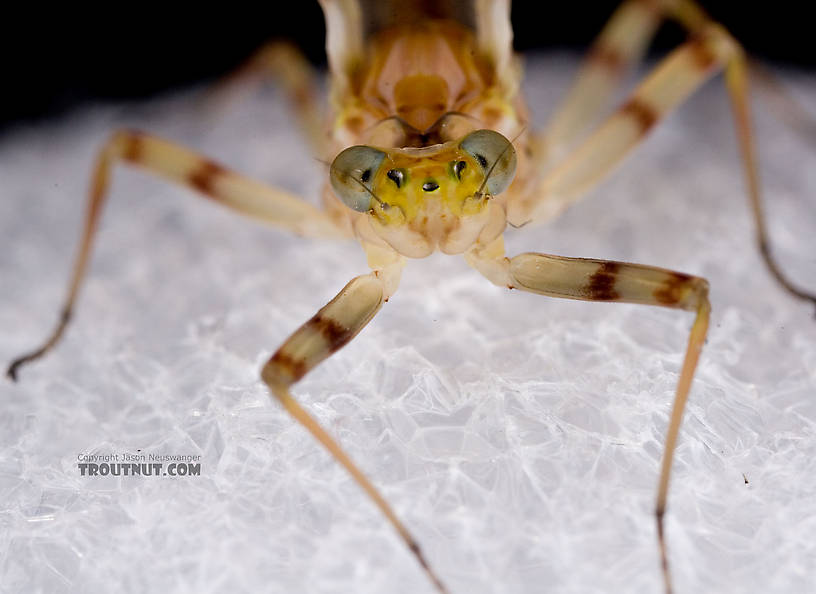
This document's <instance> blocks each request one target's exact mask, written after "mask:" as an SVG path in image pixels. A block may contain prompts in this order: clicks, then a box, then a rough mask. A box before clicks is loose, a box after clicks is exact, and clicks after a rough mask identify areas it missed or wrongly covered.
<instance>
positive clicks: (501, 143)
mask: <svg viewBox="0 0 816 594" xmlns="http://www.w3.org/2000/svg"><path fill="white" fill-rule="evenodd" d="M459 146H460V147H462V149H463V150H464V151H466V152H467V153H468V154H469V155H470V156H471V157H473V158H474V159H476V162H477V163H478V164H479V167H481V169H482V172H483V173H484V175H486V176H487V184H486V188H487V193H488V194H490V195H491V196H495V195H496V194H500V193H501V192H503V191H504V190H506V189H507V186H509V185H510V182H512V181H513V176H514V175H515V173H516V149H514V148H513V145H512V144H511V143H510V141H509V140H507V139H506V138H505V137H504V136H502V135H501V134H499V133H498V132H494V131H493V130H476V131H475V132H471V133H470V134H468V135H467V136H465V138H464V139H462V142H461V143H460V144H459Z"/></svg>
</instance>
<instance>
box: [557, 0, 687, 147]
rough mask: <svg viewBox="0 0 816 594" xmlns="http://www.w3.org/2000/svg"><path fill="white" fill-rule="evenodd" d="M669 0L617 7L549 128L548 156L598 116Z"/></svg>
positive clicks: (632, 1)
mask: <svg viewBox="0 0 816 594" xmlns="http://www.w3.org/2000/svg"><path fill="white" fill-rule="evenodd" d="M670 1H671V0H654V1H646V0H627V1H626V2H624V3H623V4H621V5H620V6H619V7H618V8H617V9H616V10H615V12H614V13H613V14H612V16H611V17H610V19H609V20H608V21H607V23H606V25H605V26H604V28H603V30H602V31H601V32H600V34H599V35H598V37H597V38H596V39H595V41H594V42H593V44H592V47H591V48H590V49H589V52H588V53H587V56H586V58H584V61H583V63H582V64H581V67H580V69H579V70H578V74H577V75H576V76H575V82H574V83H573V84H572V86H571V87H570V89H569V91H567V94H566V95H565V96H564V99H563V100H562V101H561V105H560V107H559V108H558V109H557V110H556V111H555V113H554V114H553V115H552V116H551V118H550V122H549V124H548V125H547V127H546V128H545V131H544V140H545V142H546V146H547V151H546V154H545V155H544V156H545V158H547V160H548V161H550V162H552V161H553V160H558V159H560V158H561V157H563V156H564V154H565V151H566V150H567V149H568V148H569V146H570V145H571V144H572V143H573V142H575V141H576V140H577V139H578V138H579V137H580V136H581V135H582V133H584V132H586V131H587V130H589V129H590V128H591V126H592V125H593V124H594V123H595V120H596V119H597V118H598V117H600V115H601V111H602V110H603V109H604V107H605V106H606V105H607V104H608V103H609V101H610V98H611V95H612V93H613V92H614V90H615V89H616V88H617V87H618V85H619V84H620V82H621V80H622V79H623V77H624V75H625V74H626V73H627V72H628V71H629V70H630V68H631V67H632V66H633V65H635V64H637V63H638V62H640V61H641V59H642V58H643V54H644V53H645V52H646V48H647V47H648V45H649V42H650V41H651V39H652V38H653V37H654V34H655V31H656V30H657V28H658V26H659V25H660V21H661V16H662V15H661V12H662V10H663V9H664V8H665V6H666V5H667V4H669V3H670Z"/></svg>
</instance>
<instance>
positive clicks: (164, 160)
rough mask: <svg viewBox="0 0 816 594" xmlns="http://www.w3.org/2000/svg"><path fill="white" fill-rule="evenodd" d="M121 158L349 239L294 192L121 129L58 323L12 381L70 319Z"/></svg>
mask: <svg viewBox="0 0 816 594" xmlns="http://www.w3.org/2000/svg"><path fill="white" fill-rule="evenodd" d="M119 161H122V162H125V163H129V164H132V165H138V166H140V167H143V168H145V169H147V170H148V171H149V172H151V173H155V174H156V175H159V176H160V177H164V178H165V179H168V180H170V181H173V182H176V183H180V184H184V185H186V186H188V187H190V188H192V189H194V190H198V191H199V192H201V193H202V194H204V195H205V196H206V197H207V198H210V199H212V200H214V201H216V202H219V203H221V204H223V205H225V206H228V207H230V208H233V209H235V210H237V211H238V212H241V213H243V214H245V215H248V216H250V217H253V218H256V219H259V220H262V221H265V222H267V223H271V224H273V225H277V226H279V227H283V228H284V229H288V230H289V231H292V232H294V233H297V234H299V235H304V236H308V237H331V238H342V237H345V235H344V234H343V232H342V231H340V230H339V229H338V228H337V227H336V226H335V225H334V224H333V223H332V221H331V220H330V219H329V218H328V217H327V216H326V215H325V214H324V213H323V212H321V211H320V210H318V209H317V208H316V207H315V206H312V205H311V204H308V203H307V202H303V201H302V200H300V199H299V198H298V197H296V196H295V195H293V194H290V193H288V192H286V191H284V190H279V189H277V188H271V187H269V186H266V185H264V184H262V183H260V182H257V181H253V180H251V179H249V178H246V177H244V176H242V175H239V174H237V173H234V172H232V171H230V170H228V169H226V168H224V167H222V166H220V165H218V164H217V163H215V162H213V161H210V160H209V159H206V158H204V157H202V156H201V155H199V154H198V153H194V152H192V151H190V150H188V149H186V148H183V147H181V146H179V145H177V144H174V143H172V142H169V141H167V140H163V139H161V138H158V137H156V136H152V135H148V134H145V133H142V132H135V131H126V130H123V131H119V132H117V133H115V134H114V135H113V136H112V137H111V138H110V140H108V142H107V143H106V144H105V146H104V147H103V148H102V150H101V151H100V152H99V156H98V158H97V161H96V166H95V168H94V170H93V175H92V178H91V188H90V193H89V198H88V210H87V213H86V215H85V227H84V230H83V232H82V240H81V242H80V247H79V253H78V254H77V257H76V260H75V261H74V268H73V272H72V275H71V280H70V284H69V286H68V295H67V297H66V299H65V302H64V304H63V307H62V311H61V314H60V319H59V322H58V323H57V326H56V327H55V328H54V330H53V331H52V333H51V334H50V335H49V337H48V339H47V340H46V341H45V343H44V344H43V345H42V346H40V347H39V348H37V349H36V350H34V351H32V352H30V353H27V354H25V355H23V356H21V357H19V358H17V359H16V360H14V361H13V362H12V363H11V365H10V366H9V368H8V370H7V372H6V374H7V375H8V377H9V378H11V379H12V380H16V379H17V372H18V370H19V368H20V366H21V365H24V364H26V363H28V362H30V361H33V360H35V359H38V358H40V357H42V356H43V355H44V354H45V353H47V352H48V351H49V350H50V349H51V348H52V347H53V346H54V345H55V344H56V343H57V342H58V341H59V339H60V337H61V336H62V334H63V332H64V330H65V327H66V326H67V325H68V322H69V320H70V319H71V313H72V311H73V308H74V303H75V301H76V298H77V294H78V293H79V287H80V285H81V284H82V279H83V278H84V276H85V271H86V268H87V265H88V260H89V258H90V255H91V247H92V245H93V240H94V236H95V234H96V230H97V227H98V224H99V217H100V215H101V213H102V207H103V206H104V203H105V199H106V198H107V194H108V186H109V182H110V175H111V169H112V167H113V165H115V164H116V163H117V162H119Z"/></svg>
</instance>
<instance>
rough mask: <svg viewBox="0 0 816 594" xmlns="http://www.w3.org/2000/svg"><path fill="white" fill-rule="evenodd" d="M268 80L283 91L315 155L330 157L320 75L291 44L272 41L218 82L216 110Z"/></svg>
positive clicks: (215, 89) (214, 90)
mask: <svg viewBox="0 0 816 594" xmlns="http://www.w3.org/2000/svg"><path fill="white" fill-rule="evenodd" d="M268 79H272V80H273V81H274V82H275V83H278V84H280V85H281V87H282V88H283V90H284V92H285V94H286V97H287V99H288V101H289V105H290V107H291V109H292V110H293V111H294V112H295V115H296V117H297V119H298V122H299V123H300V127H301V128H302V130H303V134H304V136H305V137H306V139H307V140H308V142H309V145H310V147H311V149H312V152H313V154H314V155H315V156H316V157H318V158H321V159H323V158H329V157H328V155H326V151H327V146H326V139H327V134H326V126H325V123H326V122H325V118H324V114H323V110H322V109H321V107H320V102H319V101H318V94H317V88H316V87H317V85H316V79H317V76H316V74H315V72H314V68H312V65H311V64H310V63H309V60H307V59H306V56H304V55H303V53H302V52H301V51H300V50H298V48H297V47H295V46H294V45H292V44H291V43H288V42H285V41H272V42H269V43H267V44H265V45H264V46H262V47H261V48H260V49H259V50H258V51H256V52H255V53H254V54H253V55H252V56H250V58H249V59H248V60H247V61H246V62H245V63H244V64H243V65H241V66H239V67H238V69H237V70H235V71H234V72H232V73H231V74H229V75H227V76H226V77H225V78H224V79H223V80H222V81H220V82H219V83H217V84H216V86H215V88H214V89H213V90H212V93H213V95H212V96H213V97H214V100H215V107H216V109H218V107H219V106H220V105H221V104H223V103H225V102H226V101H227V100H228V99H230V98H231V97H232V96H233V95H234V94H235V93H237V92H239V91H241V92H246V91H251V90H252V89H253V88H254V87H257V86H260V85H263V84H264V83H265V82H266V81H267V80H268Z"/></svg>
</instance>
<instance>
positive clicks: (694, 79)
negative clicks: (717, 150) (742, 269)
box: [508, 23, 816, 304]
mask: <svg viewBox="0 0 816 594" xmlns="http://www.w3.org/2000/svg"><path fill="white" fill-rule="evenodd" d="M723 68H724V69H725V79H726V86H727V88H728V92H729V96H730V98H731V104H732V108H733V113H734V118H735V122H736V127H737V136H738V139H739V146H740V150H741V153H742V160H743V163H744V165H745V167H744V172H745V180H746V186H747V190H748V197H749V200H750V204H751V207H752V212H753V215H754V220H755V221H756V233H757V242H758V244H759V249H760V252H761V253H762V256H763V258H764V260H765V263H766V265H767V266H768V268H769V270H770V271H771V273H772V274H773V276H774V277H775V278H776V280H777V281H778V282H779V283H780V284H781V285H782V286H783V287H784V288H785V289H786V290H787V291H788V292H790V293H791V294H793V295H795V296H796V297H799V298H801V299H806V300H809V301H811V302H813V303H814V304H816V295H813V294H811V293H808V292H807V291H805V290H803V289H800V288H798V287H797V286H795V285H794V284H793V283H791V282H790V281H789V280H788V279H787V278H786V277H785V276H784V274H783V273H782V272H781V270H780V269H779V267H778V265H777V264H776V262H775V261H774V260H773V258H772V257H771V253H770V242H769V239H768V232H767V229H766V225H765V215H764V212H763V208H762V200H761V195H760V184H759V174H758V171H757V165H756V151H755V148H754V141H753V131H752V127H751V118H750V108H749V102H748V77H747V62H746V59H745V54H744V52H743V50H742V48H741V47H740V45H739V44H738V43H737V42H736V41H735V40H734V39H733V38H732V37H731V35H730V34H729V33H728V32H727V31H726V30H725V29H723V28H722V27H721V26H719V25H717V24H714V23H709V24H707V25H706V26H705V27H703V28H702V29H701V30H700V31H699V34H698V36H697V37H696V38H694V39H692V40H690V41H688V42H686V43H684V44H683V45H681V46H680V47H679V48H677V49H676V50H675V51H674V52H672V53H671V54H670V55H669V56H667V57H666V58H665V59H664V60H663V61H662V62H661V63H660V64H659V65H658V66H657V67H656V68H655V70H654V71H652V73H651V74H650V75H649V76H648V77H647V78H646V79H645V80H644V81H643V82H642V83H641V84H640V85H639V86H638V87H637V88H636V89H635V90H634V92H633V93H632V94H631V95H630V96H629V98H628V99H627V100H626V101H625V102H624V104H623V106H622V107H621V108H620V109H618V111H617V112H616V113H614V114H613V115H612V116H611V117H610V118H609V119H607V120H606V121H605V122H604V123H603V124H602V125H601V126H600V127H599V128H598V129H597V130H596V131H595V132H594V133H593V134H592V135H591V136H589V138H587V139H586V140H585V141H584V142H582V143H581V144H580V145H579V146H578V148H577V149H576V150H575V151H574V152H572V153H571V154H570V155H569V156H567V157H566V158H565V159H564V160H563V161H561V162H560V163H558V164H557V165H556V166H555V167H554V168H553V169H552V170H550V171H549V172H548V173H547V174H545V176H544V178H543V179H542V181H541V186H540V187H539V192H538V194H537V195H536V196H534V197H533V200H534V201H536V200H537V201H538V204H537V205H535V204H530V205H527V207H529V211H528V212H529V214H527V213H525V212H524V211H525V209H526V208H527V207H525V205H524V204H522V203H520V204H519V208H518V210H513V209H512V208H511V210H510V211H509V215H508V216H509V218H510V221H511V222H513V223H514V224H520V223H523V222H524V221H529V220H530V219H535V218H537V215H536V212H535V211H536V207H538V208H539V209H540V212H541V213H544V212H547V211H551V210H552V209H553V208H554V207H558V208H563V207H565V206H566V205H568V204H569V203H570V202H573V201H575V200H576V199H578V198H579V197H580V196H581V195H583V194H584V193H585V192H586V190H587V189H588V188H589V187H591V186H593V185H595V184H597V183H598V182H599V181H600V180H601V179H602V178H603V177H604V176H606V174H607V173H609V171H610V170H612V168H613V167H614V166H616V165H618V164H619V163H620V162H621V161H622V160H623V157H624V156H625V155H626V154H628V153H629V152H630V151H631V150H632V149H634V148H635V147H636V146H638V145H639V144H640V143H641V142H642V141H643V139H644V138H645V137H646V134H647V133H648V132H649V130H651V129H652V127H653V126H654V125H655V124H657V123H658V122H659V121H660V119H661V118H663V117H665V116H666V115H667V114H668V113H669V112H670V111H671V110H672V109H674V108H675V107H677V106H678V105H679V104H680V103H682V102H683V101H684V100H685V99H686V98H687V97H688V96H689V95H690V94H691V93H693V92H694V91H695V90H697V89H698V88H699V87H700V86H701V85H702V84H703V82H705V81H706V80H707V79H708V78H709V77H711V76H712V75H713V74H714V73H715V72H717V71H719V70H721V69H723ZM525 216H526V218H525ZM519 219H520V221H519Z"/></svg>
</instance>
